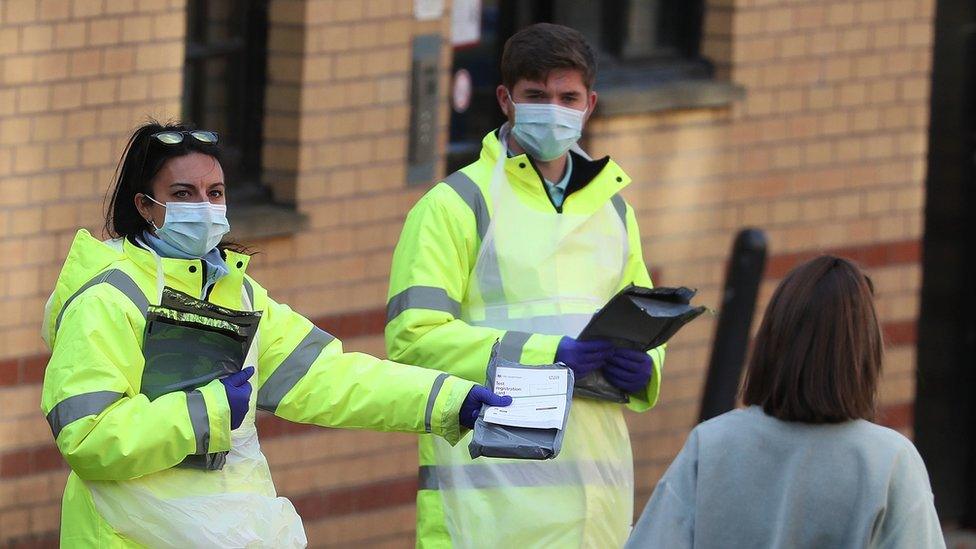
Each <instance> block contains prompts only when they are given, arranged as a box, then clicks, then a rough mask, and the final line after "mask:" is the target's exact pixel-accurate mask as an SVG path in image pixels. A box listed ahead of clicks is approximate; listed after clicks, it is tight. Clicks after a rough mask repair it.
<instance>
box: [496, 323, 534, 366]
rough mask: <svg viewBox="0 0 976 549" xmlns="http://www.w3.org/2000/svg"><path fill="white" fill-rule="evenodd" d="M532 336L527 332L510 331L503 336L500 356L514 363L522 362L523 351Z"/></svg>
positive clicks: (499, 351)
mask: <svg viewBox="0 0 976 549" xmlns="http://www.w3.org/2000/svg"><path fill="white" fill-rule="evenodd" d="M531 335H532V334H527V333H525V332H516V331H509V332H505V335H503V336H502V340H501V343H499V345H498V356H500V357H502V358H504V359H505V360H511V361H512V362H521V360H522V349H523V348H524V347H525V344H526V342H528V341H529V337H530V336H531Z"/></svg>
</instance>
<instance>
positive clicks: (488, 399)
mask: <svg viewBox="0 0 976 549" xmlns="http://www.w3.org/2000/svg"><path fill="white" fill-rule="evenodd" d="M511 403H512V397H510V396H498V395H496V394H495V393H493V392H491V391H489V390H488V388H487V387H483V386H481V385H475V386H474V387H472V388H471V390H470V391H468V396H467V397H465V399H464V403H462V404H461V413H460V414H458V420H459V421H460V422H461V425H463V426H465V427H467V428H468V429H473V428H474V421H475V420H476V419H478V413H479V412H480V411H481V405H482V404H487V405H488V406H508V405H509V404H511Z"/></svg>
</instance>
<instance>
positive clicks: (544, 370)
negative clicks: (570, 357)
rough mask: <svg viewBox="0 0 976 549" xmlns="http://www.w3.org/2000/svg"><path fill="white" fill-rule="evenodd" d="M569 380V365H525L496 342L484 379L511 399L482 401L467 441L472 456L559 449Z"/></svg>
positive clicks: (547, 455) (538, 454) (544, 455)
mask: <svg viewBox="0 0 976 549" xmlns="http://www.w3.org/2000/svg"><path fill="white" fill-rule="evenodd" d="M574 382H575V379H574V377H573V371H572V370H570V369H569V368H567V367H566V366H565V365H563V364H558V363H557V364H550V365H545V366H526V365H524V364H519V363H517V362H512V361H510V360H506V359H504V358H501V357H500V356H499V355H498V343H497V342H496V343H495V346H494V347H492V350H491V357H490V359H489V360H488V368H487V382H486V385H487V386H488V388H489V389H491V390H492V392H494V393H496V394H498V395H503V396H504V395H508V396H511V397H512V404H511V405H510V406H508V407H504V408H503V407H496V406H487V405H483V406H482V407H481V412H480V413H479V414H478V419H477V420H475V424H474V435H473V437H472V439H471V443H470V444H469V445H468V451H469V452H470V453H471V457H472V459H473V458H477V457H479V456H484V457H494V458H515V459H536V460H544V459H553V458H555V457H556V456H557V455H559V450H560V448H561V447H562V444H563V433H564V431H565V429H566V422H567V420H568V419H569V409H570V407H571V406H572V403H573V384H574Z"/></svg>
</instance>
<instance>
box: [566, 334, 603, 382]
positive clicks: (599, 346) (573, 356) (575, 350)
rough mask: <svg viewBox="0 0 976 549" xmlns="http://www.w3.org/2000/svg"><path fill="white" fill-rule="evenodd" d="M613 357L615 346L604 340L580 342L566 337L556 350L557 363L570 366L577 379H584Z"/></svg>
mask: <svg viewBox="0 0 976 549" xmlns="http://www.w3.org/2000/svg"><path fill="white" fill-rule="evenodd" d="M612 355H613V345H612V344H611V343H610V342H609V341H604V340H602V339H594V340H592V341H580V340H578V339H573V338H571V337H564V338H562V339H560V340H559V347H557V348H556V362H562V363H563V364H565V365H566V366H568V367H569V369H570V370H572V371H573V375H574V376H575V377H576V379H582V378H584V377H586V375H587V374H589V373H590V372H592V371H593V370H597V369H599V368H602V367H603V366H604V365H605V364H606V363H607V359H609V358H610V357H611V356H612Z"/></svg>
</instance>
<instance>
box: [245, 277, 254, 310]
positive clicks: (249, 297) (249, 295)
mask: <svg viewBox="0 0 976 549" xmlns="http://www.w3.org/2000/svg"><path fill="white" fill-rule="evenodd" d="M244 292H245V293H246V294H247V300H248V302H249V303H250V305H251V310H257V307H256V306H255V305H254V286H251V281H250V280H248V279H247V277H245V278H244Z"/></svg>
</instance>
